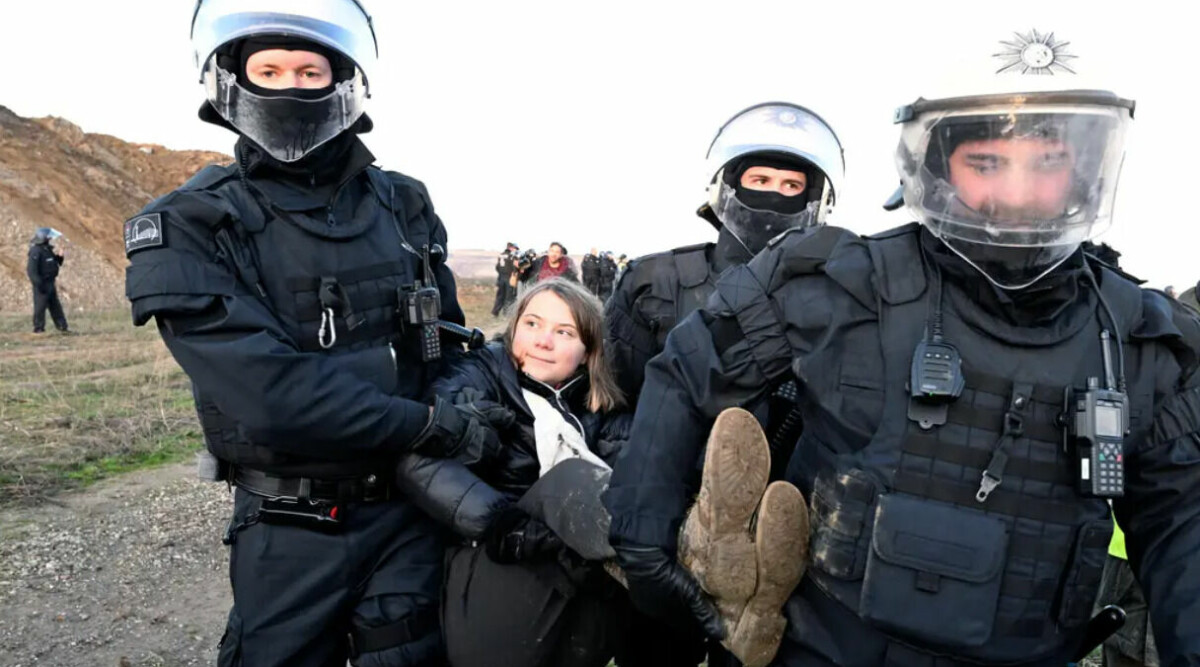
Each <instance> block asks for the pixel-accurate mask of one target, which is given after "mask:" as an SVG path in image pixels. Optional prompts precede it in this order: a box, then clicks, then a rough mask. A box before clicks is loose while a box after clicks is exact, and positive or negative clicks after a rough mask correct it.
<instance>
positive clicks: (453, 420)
mask: <svg viewBox="0 0 1200 667" xmlns="http://www.w3.org/2000/svg"><path fill="white" fill-rule="evenodd" d="M502 450H503V444H502V443H501V442H500V435H499V434H498V433H496V430H495V429H494V428H492V427H491V426H489V425H488V424H487V422H486V421H485V419H484V418H483V417H482V416H481V415H480V414H478V413H476V412H474V411H472V410H470V409H469V408H468V407H467V406H463V405H451V404H450V403H448V402H446V401H445V400H444V399H443V398H442V397H440V396H439V397H437V398H435V399H434V404H433V414H431V415H430V416H429V423H428V424H426V425H425V428H424V429H423V430H422V431H421V433H420V434H418V435H417V438H416V440H415V441H413V451H415V452H417V453H418V454H425V455H426V456H434V457H439V458H449V459H456V460H458V461H460V462H461V463H463V464H465V465H475V464H477V463H480V462H483V461H490V460H493V459H496V458H499V457H500V454H501V452H502Z"/></svg>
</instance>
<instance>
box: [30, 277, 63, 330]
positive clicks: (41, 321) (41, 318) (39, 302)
mask: <svg viewBox="0 0 1200 667" xmlns="http://www.w3.org/2000/svg"><path fill="white" fill-rule="evenodd" d="M47 308H49V309H50V317H51V318H52V319H53V320H54V326H55V328H57V329H58V330H59V331H66V330H67V316H66V314H65V313H63V307H62V302H61V301H59V300H58V290H57V289H56V288H55V287H54V281H50V282H49V283H47V284H46V285H44V286H40V287H39V286H38V285H34V286H33V330H34V331H45V330H46V309H47Z"/></svg>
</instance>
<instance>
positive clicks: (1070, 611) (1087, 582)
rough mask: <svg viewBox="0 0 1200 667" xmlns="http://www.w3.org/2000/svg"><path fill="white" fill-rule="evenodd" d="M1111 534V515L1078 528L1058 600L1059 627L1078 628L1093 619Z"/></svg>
mask: <svg viewBox="0 0 1200 667" xmlns="http://www.w3.org/2000/svg"><path fill="white" fill-rule="evenodd" d="M1112 534H1113V523H1112V519H1109V518H1105V519H1102V520H1100V521H1091V522H1088V523H1086V524H1084V526H1083V527H1082V528H1080V529H1079V535H1078V537H1076V538H1075V548H1074V549H1073V550H1072V552H1071V560H1070V561H1068V562H1069V563H1070V566H1069V567H1068V568H1067V571H1066V576H1064V577H1063V587H1062V591H1061V593H1060V599H1059V603H1058V625H1059V627H1060V628H1064V629H1070V628H1076V627H1079V626H1080V625H1083V624H1084V623H1085V622H1087V621H1088V619H1090V618H1091V615H1092V606H1093V605H1094V604H1095V602H1096V596H1097V595H1098V594H1099V592H1100V579H1101V576H1102V574H1103V572H1104V561H1105V559H1107V558H1108V543H1109V542H1110V541H1112Z"/></svg>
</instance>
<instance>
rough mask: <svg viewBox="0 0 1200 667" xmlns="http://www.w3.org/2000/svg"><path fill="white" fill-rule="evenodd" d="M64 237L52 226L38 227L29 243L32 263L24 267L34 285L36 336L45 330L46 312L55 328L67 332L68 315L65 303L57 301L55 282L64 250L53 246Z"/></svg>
mask: <svg viewBox="0 0 1200 667" xmlns="http://www.w3.org/2000/svg"><path fill="white" fill-rule="evenodd" d="M61 237H62V234H61V233H60V232H59V231H58V230H56V229H51V228H49V227H39V228H38V230H37V231H36V232H34V234H33V238H31V239H30V240H29V261H28V263H27V264H26V265H25V273H26V274H27V275H28V276H29V282H30V284H31V285H32V286H33V333H35V334H36V333H42V332H44V331H45V330H46V310H47V309H49V310H50V317H51V319H53V320H54V326H55V328H57V329H58V330H59V331H61V332H63V333H68V330H67V315H66V313H64V312H63V307H62V302H61V301H59V300H58V289H57V288H56V287H55V285H54V283H55V281H56V280H58V271H59V269H60V268H61V267H62V263H63V259H64V256H63V251H62V249H61V248H59V247H57V246H55V245H54V241H55V240H56V239H58V238H61Z"/></svg>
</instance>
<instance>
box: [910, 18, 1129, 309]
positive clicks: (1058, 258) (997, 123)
mask: <svg viewBox="0 0 1200 667" xmlns="http://www.w3.org/2000/svg"><path fill="white" fill-rule="evenodd" d="M1017 37H1018V38H1023V40H1024V41H1020V42H1016V43H1013V44H1011V46H1013V47H1014V52H1013V53H1012V54H1011V55H1012V63H1010V65H1008V66H1006V67H1003V68H1002V69H1001V71H1000V72H996V74H997V75H998V76H997V80H996V81H995V82H992V85H991V86H990V87H991V89H992V91H991V94H986V95H974V96H956V97H948V98H944V99H934V100H927V99H918V100H917V101H916V102H914V103H912V104H909V105H907V106H904V107H901V108H900V109H899V110H897V112H896V117H895V121H896V122H897V123H900V124H902V129H901V133H900V144H899V147H898V148H897V151H896V165H897V168H898V169H899V171H900V177H901V179H902V181H903V186H902V187H903V196H904V203H905V204H907V205H908V207H909V209H910V210H912V211H913V212H914V213H915V214H916V216H917V217H918V218H919V219H920V221H921V223H922V224H924V225H925V226H926V227H927V228H928V229H929V231H930V232H932V233H933V234H934V235H935V236H937V237H938V238H939V239H941V240H942V242H943V243H945V244H946V245H947V246H948V247H949V248H950V249H951V250H953V251H954V252H955V253H957V254H958V255H959V256H961V257H962V258H963V259H964V260H966V261H967V262H968V263H970V264H971V265H972V266H974V267H975V268H976V269H978V270H979V271H980V272H981V273H982V274H983V275H984V276H986V277H987V279H988V280H990V281H991V282H992V283H994V284H995V285H997V286H998V287H1001V288H1004V289H1021V288H1024V287H1028V286H1029V285H1032V284H1033V283H1035V282H1037V281H1038V280H1039V279H1041V278H1042V277H1043V276H1045V275H1046V274H1048V273H1049V272H1050V271H1052V270H1054V269H1055V268H1056V267H1057V266H1059V265H1060V264H1061V263H1062V262H1063V261H1065V260H1066V259H1067V258H1068V257H1070V256H1071V255H1072V254H1073V253H1074V252H1075V251H1076V249H1078V248H1079V246H1080V244H1082V243H1083V242H1084V241H1086V240H1089V239H1091V238H1093V237H1095V236H1097V235H1098V234H1100V233H1101V232H1103V231H1104V230H1105V229H1107V227H1108V225H1109V224H1111V222H1112V214H1113V205H1114V201H1115V197H1116V188H1117V179H1118V176H1119V175H1120V171H1121V163H1122V160H1123V159H1124V154H1125V136H1126V131H1127V129H1128V127H1129V125H1130V124H1131V122H1132V119H1133V112H1134V103H1133V102H1132V101H1130V100H1127V99H1123V98H1121V97H1118V96H1117V95H1115V94H1113V93H1111V92H1107V91H1102V90H1074V89H1070V88H1071V87H1072V86H1071V84H1072V83H1074V81H1072V78H1073V77H1072V74H1073V69H1072V66H1067V65H1065V64H1064V63H1059V66H1058V67H1057V68H1055V67H1054V65H1055V57H1056V55H1058V56H1059V57H1061V54H1056V52H1055V49H1054V47H1055V46H1057V45H1056V44H1055V42H1054V40H1053V35H1039V34H1038V33H1036V32H1034V33H1031V34H1030V35H1029V36H1022V35H1017ZM1047 37H1048V38H1049V39H1046V38H1047ZM1005 44H1009V43H1008V42H1005ZM1018 46H1019V47H1021V48H1019V49H1018V48H1015V47H1018ZM997 55H1003V54H997ZM1066 57H1067V58H1070V57H1071V56H1066ZM993 69H994V68H993ZM1013 71H1015V72H1018V73H1017V74H1010V72H1013ZM1021 72H1023V73H1024V74H1025V75H1024V76H1022V75H1021V74H1020V73H1021ZM1055 72H1057V73H1055ZM1029 74H1037V75H1038V76H1029ZM1050 74H1054V75H1053V76H1051V75H1050ZM1005 75H1007V76H1005ZM1000 77H1003V78H1000ZM1064 77H1066V78H1065V80H1064ZM999 90H1004V91H1005V92H997V91H999Z"/></svg>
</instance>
